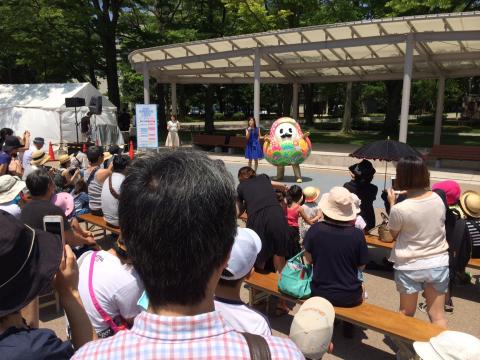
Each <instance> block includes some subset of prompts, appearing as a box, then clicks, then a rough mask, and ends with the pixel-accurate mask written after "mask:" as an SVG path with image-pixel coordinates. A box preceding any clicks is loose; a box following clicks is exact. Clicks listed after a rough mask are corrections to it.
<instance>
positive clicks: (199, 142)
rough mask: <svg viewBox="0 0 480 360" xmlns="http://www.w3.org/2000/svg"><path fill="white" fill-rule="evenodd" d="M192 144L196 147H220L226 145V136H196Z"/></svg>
mask: <svg viewBox="0 0 480 360" xmlns="http://www.w3.org/2000/svg"><path fill="white" fill-rule="evenodd" d="M192 144H193V145H196V146H202V147H204V146H207V147H218V146H224V145H225V136H224V135H206V134H194V135H193V137H192Z"/></svg>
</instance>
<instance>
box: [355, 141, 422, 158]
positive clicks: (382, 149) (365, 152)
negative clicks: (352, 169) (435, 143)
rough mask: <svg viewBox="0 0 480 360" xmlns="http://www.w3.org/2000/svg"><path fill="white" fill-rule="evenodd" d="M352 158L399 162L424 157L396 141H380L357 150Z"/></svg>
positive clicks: (408, 146)
mask: <svg viewBox="0 0 480 360" xmlns="http://www.w3.org/2000/svg"><path fill="white" fill-rule="evenodd" d="M350 156H352V157H355V158H357V159H371V160H383V161H398V160H400V158H402V157H407V156H418V157H423V156H422V154H420V153H419V152H418V151H417V150H415V149H414V148H412V147H411V146H410V145H408V144H405V143H402V142H399V141H395V140H390V139H386V140H378V141H375V142H373V143H370V144H366V145H363V146H362V147H360V148H358V149H357V150H355V151H354V152H353V153H351V154H350Z"/></svg>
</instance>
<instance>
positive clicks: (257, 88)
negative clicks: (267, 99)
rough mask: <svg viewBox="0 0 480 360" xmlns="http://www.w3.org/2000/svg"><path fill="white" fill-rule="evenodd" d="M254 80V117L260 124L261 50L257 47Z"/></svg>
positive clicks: (258, 124)
mask: <svg viewBox="0 0 480 360" xmlns="http://www.w3.org/2000/svg"><path fill="white" fill-rule="evenodd" d="M253 72H254V76H255V78H254V82H253V117H254V118H255V120H256V122H257V126H260V50H259V49H258V48H256V49H255V59H254V63H253Z"/></svg>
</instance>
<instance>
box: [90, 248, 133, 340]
mask: <svg viewBox="0 0 480 360" xmlns="http://www.w3.org/2000/svg"><path fill="white" fill-rule="evenodd" d="M97 253H98V251H94V252H93V254H92V257H91V259H90V271H89V272H88V292H89V293H90V299H91V300H92V303H93V306H94V307H95V310H97V312H98V313H99V314H100V316H101V317H102V319H103V321H105V322H106V323H107V324H108V326H109V327H110V328H111V329H112V330H113V332H114V333H117V332H118V331H120V330H124V329H125V326H124V325H120V326H118V325H117V324H115V321H113V320H112V318H111V317H110V315H108V314H107V312H106V311H105V310H103V308H102V306H101V305H100V303H99V302H98V300H97V297H96V296H95V292H94V291H93V268H94V266H95V258H96V257H97Z"/></svg>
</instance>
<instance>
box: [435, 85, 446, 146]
mask: <svg viewBox="0 0 480 360" xmlns="http://www.w3.org/2000/svg"><path fill="white" fill-rule="evenodd" d="M444 99H445V77H444V76H441V77H440V78H439V79H438V92H437V108H436V112H435V130H434V132H433V145H440V136H441V135H442V120H443V118H442V117H443V101H444Z"/></svg>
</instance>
